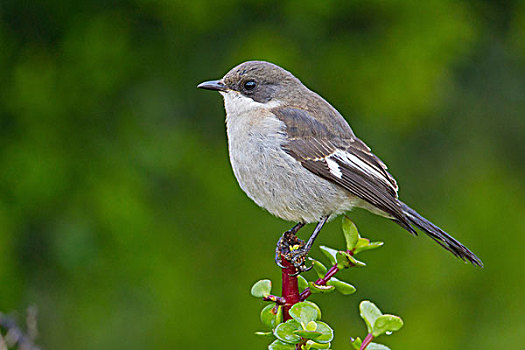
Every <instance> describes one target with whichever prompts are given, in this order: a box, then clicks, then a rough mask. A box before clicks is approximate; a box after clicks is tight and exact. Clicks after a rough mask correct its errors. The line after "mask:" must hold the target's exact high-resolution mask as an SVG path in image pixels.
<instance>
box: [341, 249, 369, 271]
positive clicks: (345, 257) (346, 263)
mask: <svg viewBox="0 0 525 350" xmlns="http://www.w3.org/2000/svg"><path fill="white" fill-rule="evenodd" d="M335 256H336V259H337V267H338V268H339V269H347V268H349V267H352V266H357V267H363V266H366V264H365V263H364V262H362V261H359V260H357V259H356V258H354V257H353V256H352V255H350V254H348V253H347V252H343V251H339V252H337V253H336V255H335Z"/></svg>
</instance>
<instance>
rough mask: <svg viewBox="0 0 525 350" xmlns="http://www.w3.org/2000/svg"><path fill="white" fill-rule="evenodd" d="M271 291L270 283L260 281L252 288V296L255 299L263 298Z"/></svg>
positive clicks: (268, 281)
mask: <svg viewBox="0 0 525 350" xmlns="http://www.w3.org/2000/svg"><path fill="white" fill-rule="evenodd" d="M271 291H272V281H270V280H260V281H257V282H255V284H254V285H253V287H252V295H253V296H254V297H256V298H264V297H267V296H268V295H270V292H271Z"/></svg>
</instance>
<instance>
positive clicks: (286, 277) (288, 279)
mask: <svg viewBox="0 0 525 350" xmlns="http://www.w3.org/2000/svg"><path fill="white" fill-rule="evenodd" d="M281 264H283V265H284V266H285V268H284V269H282V272H281V275H282V282H283V287H282V297H283V298H284V305H283V319H284V321H287V320H289V319H290V318H291V317H290V313H289V311H290V308H291V307H292V306H293V305H294V304H296V303H298V302H299V301H301V299H300V297H299V285H298V284H297V276H290V275H293V274H294V273H296V271H297V270H296V268H295V266H293V264H292V263H290V262H289V261H288V260H286V259H281Z"/></svg>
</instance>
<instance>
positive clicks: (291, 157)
mask: <svg viewBox="0 0 525 350" xmlns="http://www.w3.org/2000/svg"><path fill="white" fill-rule="evenodd" d="M198 87H199V88H201V89H208V90H216V91H218V92H220V93H221V95H222V96H223V97H224V106H225V109H226V129H227V134H228V148H229V155H230V162H231V165H232V168H233V172H234V174H235V177H236V178H237V181H238V182H239V185H240V187H241V188H242V190H243V191H244V192H246V194H247V195H248V197H250V198H251V199H252V200H253V201H254V202H255V203H257V204H258V205H259V206H261V207H263V208H264V209H266V210H268V211H269V212H270V213H272V214H273V215H275V216H277V217H279V218H281V219H284V220H288V221H294V222H297V225H295V226H294V227H293V228H292V229H290V230H288V231H287V232H285V233H284V235H283V237H281V240H280V241H279V242H280V243H279V244H278V250H281V251H282V250H283V247H282V246H283V245H284V244H285V243H286V242H291V243H293V242H294V240H296V241H298V240H297V239H296V238H295V234H296V233H297V231H298V230H299V229H300V228H301V227H302V226H304V225H305V224H307V223H312V222H317V223H318V224H317V227H316V228H315V230H314V232H313V234H312V235H311V237H310V239H309V240H308V242H307V243H306V244H302V247H301V248H300V249H288V250H287V253H286V254H283V256H284V258H286V259H287V260H289V261H291V262H292V263H293V264H294V265H295V267H296V268H298V270H299V271H304V270H306V269H307V268H306V267H305V266H304V261H305V257H306V254H308V251H309V250H310V248H311V246H312V244H313V241H314V239H315V237H316V236H317V234H318V233H319V231H320V230H321V228H322V226H323V225H324V223H325V222H326V221H327V220H328V218H333V217H335V216H337V215H339V214H342V213H344V212H346V211H349V210H351V209H352V208H354V207H359V208H364V209H367V210H368V211H370V212H372V213H374V214H378V215H381V216H384V217H386V218H389V219H391V220H393V221H395V222H396V223H397V224H399V225H401V226H402V227H403V228H404V229H406V230H407V231H409V232H410V233H412V234H416V231H415V230H414V226H415V227H417V228H419V229H420V230H422V231H423V232H425V233H426V234H427V235H428V236H430V238H432V239H433V240H435V241H436V242H437V243H438V244H440V245H441V246H442V247H443V248H445V249H446V250H448V251H450V252H452V254H454V255H455V256H457V257H459V258H461V259H463V260H464V261H469V262H471V263H472V264H474V265H478V266H483V264H482V262H481V260H480V259H479V258H478V257H477V256H476V255H474V254H473V253H472V252H471V251H470V250H468V249H467V248H466V247H465V246H463V245H462V244H461V243H459V242H458V241H457V240H456V239H454V238H453V237H452V236H450V235H449V234H447V233H446V232H445V231H443V230H442V229H440V228H439V227H437V226H436V225H434V224H433V223H431V222H430V221H428V220H427V219H425V218H424V217H422V216H421V215H419V214H418V213H417V212H416V211H415V210H414V209H412V208H410V207H409V206H407V205H406V204H405V203H403V202H401V201H400V200H399V199H398V194H397V192H398V186H397V183H396V181H395V180H394V178H393V177H392V175H390V174H389V173H388V172H387V167H386V165H385V164H384V163H383V162H382V161H381V160H380V159H379V158H378V157H377V156H375V155H374V154H373V153H372V152H371V150H370V148H369V147H368V146H367V145H366V144H365V143H364V142H363V141H361V140H360V139H358V138H357V137H356V136H355V134H354V132H353V131H352V129H351V128H350V126H349V125H348V123H347V122H346V120H345V119H344V118H343V117H342V116H341V114H340V113H339V112H338V111H337V110H336V109H335V108H334V107H332V106H331V105H330V104H329V103H328V102H327V101H326V100H324V99H323V98H322V97H321V96H319V95H318V94H316V93H315V92H313V91H311V90H310V89H308V88H307V87H306V86H304V85H303V83H302V82H301V81H300V80H299V79H297V78H296V77H295V76H293V75H292V74H291V73H290V72H288V71H286V70H284V69H283V68H281V67H279V66H277V65H275V64H272V63H269V62H263V61H248V62H244V63H242V64H240V65H238V66H237V67H234V68H233V69H231V70H230V71H229V72H228V73H227V74H226V75H225V76H224V77H223V78H222V79H220V80H214V81H206V82H203V83H201V84H199V85H198ZM291 243H289V244H291ZM278 257H279V256H277V257H276V260H278V259H277V258H278Z"/></svg>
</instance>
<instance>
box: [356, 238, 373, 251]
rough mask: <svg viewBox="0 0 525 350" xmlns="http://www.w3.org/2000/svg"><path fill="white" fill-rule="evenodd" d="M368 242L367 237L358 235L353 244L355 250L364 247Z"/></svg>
mask: <svg viewBox="0 0 525 350" xmlns="http://www.w3.org/2000/svg"><path fill="white" fill-rule="evenodd" d="M369 244H370V240H369V239H368V238H363V237H359V239H358V240H357V244H356V245H355V248H356V251H357V249H359V248H362V247H366V246H367V245H369Z"/></svg>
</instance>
